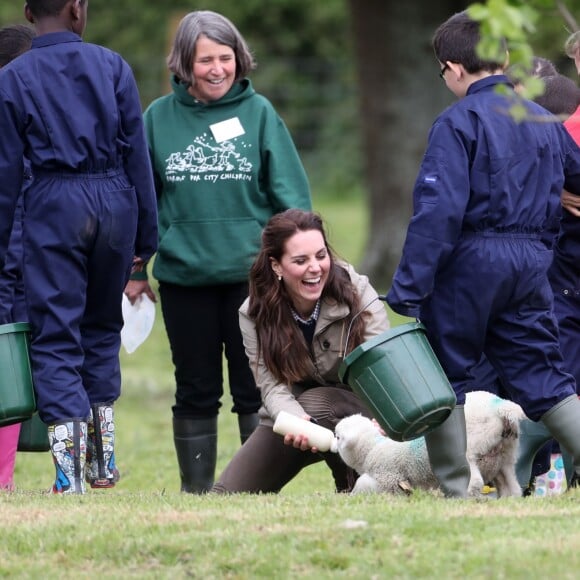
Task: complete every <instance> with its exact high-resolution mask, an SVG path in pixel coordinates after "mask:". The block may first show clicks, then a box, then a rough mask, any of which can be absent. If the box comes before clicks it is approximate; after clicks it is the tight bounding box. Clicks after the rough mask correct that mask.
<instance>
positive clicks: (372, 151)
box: [349, 0, 468, 290]
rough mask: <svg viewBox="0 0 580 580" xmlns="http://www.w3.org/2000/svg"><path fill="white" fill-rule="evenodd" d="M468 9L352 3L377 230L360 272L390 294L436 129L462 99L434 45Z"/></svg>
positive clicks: (456, 4) (447, 1)
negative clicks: (446, 24)
mask: <svg viewBox="0 0 580 580" xmlns="http://www.w3.org/2000/svg"><path fill="white" fill-rule="evenodd" d="M418 5H420V6H418ZM467 5H468V2H465V1H458V0H440V1H439V2H430V1H425V2H416V1H415V2H414V1H413V0H409V1H407V2H401V1H400V0H349V8H350V15H351V19H352V26H353V31H352V32H353V34H354V45H355V59H356V68H357V72H358V81H359V99H360V111H361V114H360V119H361V130H362V142H363V149H364V159H365V176H366V180H367V188H368V191H369V194H370V198H369V213H370V231H369V237H368V241H367V246H366V251H365V256H364V260H363V263H362V265H361V266H360V269H361V271H362V272H365V273H366V274H367V275H368V276H369V277H370V278H371V280H372V281H373V284H374V285H375V286H376V287H377V289H381V290H387V289H388V288H389V287H390V284H391V279H392V275H393V273H394V271H395V269H396V267H397V264H398V263H399V258H400V253H401V248H402V246H403V242H404V240H405V232H406V228H407V224H408V222H409V218H410V216H411V213H412V191H413V185H414V182H415V177H416V174H417V171H418V168H419V163H420V161H421V158H422V155H423V152H424V149H425V145H426V142H427V134H428V132H429V128H430V127H431V124H432V122H433V120H434V119H435V117H436V116H437V114H438V113H439V112H441V111H442V110H443V109H444V108H445V107H446V106H448V105H450V104H451V103H452V102H453V100H454V98H455V97H454V96H453V95H452V94H451V93H450V92H449V91H448V90H447V88H446V87H445V84H444V83H443V82H442V81H441V80H440V79H439V77H438V73H439V65H438V63H437V61H436V59H435V56H434V54H433V49H432V48H431V38H432V36H433V33H434V31H435V29H436V28H437V26H439V24H441V23H442V22H443V21H445V20H446V19H447V18H448V17H449V16H451V15H452V14H454V13H455V12H459V11H460V10H463V9H464V8H466V7H467Z"/></svg>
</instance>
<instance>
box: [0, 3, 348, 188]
mask: <svg viewBox="0 0 580 580" xmlns="http://www.w3.org/2000/svg"><path fill="white" fill-rule="evenodd" d="M22 5H23V3H22V1H20V2H18V1H11V2H3V3H1V4H0V24H1V25H5V24H9V23H13V22H22V23H24V22H25V20H24V15H23V9H22ZM205 9H210V10H214V11H216V12H220V13H222V14H224V15H225V16H227V17H228V18H230V19H231V20H232V21H233V22H234V23H235V24H236V26H237V27H238V28H239V29H240V31H241V33H242V34H243V35H244V37H245V38H246V40H247V41H248V44H249V45H250V48H251V49H252V51H253V53H254V55H255V58H256V60H257V62H258V68H257V70H256V71H254V72H253V73H252V75H251V78H252V81H253V82H254V85H255V87H256V89H257V90H258V91H259V92H261V93H262V94H264V95H265V96H267V97H268V98H269V99H270V100H271V101H272V102H273V104H274V106H275V107H276V108H277V110H278V111H279V113H280V114H281V116H282V117H283V119H284V120H285V122H286V123H287V125H288V126H289V128H290V130H291V132H292V135H293V136H294V138H295V140H296V143H297V146H298V148H299V150H300V152H301V154H302V156H303V158H304V161H305V163H306V165H307V169H308V172H309V174H310V176H311V179H312V180H313V182H319V183H320V181H326V182H327V183H326V186H327V187H328V185H329V184H328V182H329V179H328V178H323V177H324V176H333V180H330V181H331V183H330V186H332V185H333V183H341V184H342V186H343V187H345V188H348V187H352V185H353V183H356V182H358V181H359V179H360V171H359V167H360V159H359V158H358V157H357V156H356V155H353V153H352V151H349V150H348V149H350V147H351V143H352V138H353V136H354V135H356V134H357V130H356V97H357V95H356V86H355V83H354V81H353V76H354V73H353V65H352V58H351V48H350V47H351V43H350V30H349V28H348V23H347V17H346V4H345V1H344V0H325V1H324V2H312V1H311V0H268V1H266V0H244V1H243V2H239V1H238V0H212V2H211V3H210V2H199V1H193V2H192V1H191V0H190V1H179V0H178V1H173V2H166V1H165V0H116V1H115V2H114V3H111V2H106V1H105V0H90V3H89V20H88V26H87V30H86V32H85V35H84V38H85V40H86V41H88V42H94V43H97V44H101V45H103V46H107V47H109V48H111V49H113V50H115V51H117V52H119V53H120V54H122V55H123V57H124V58H125V59H126V60H127V61H128V62H129V64H130V65H131V66H132V68H133V70H134V72H135V76H136V78H137V82H138V85H139V89H140V92H141V99H142V104H143V107H146V106H147V105H148V104H149V103H150V102H151V101H152V100H153V99H155V98H157V97H158V96H160V95H162V94H164V93H166V92H167V91H169V85H168V72H167V68H166V65H165V58H166V56H167V54H168V52H169V47H170V42H171V39H172V36H173V31H174V29H175V26H176V24H177V22H178V21H179V19H180V18H181V16H183V15H184V14H186V13H187V12H189V11H192V10H205ZM354 150H355V151H356V150H358V148H357V147H355V148H354ZM337 156H338V157H340V158H341V162H340V163H336V158H337Z"/></svg>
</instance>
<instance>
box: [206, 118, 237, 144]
mask: <svg viewBox="0 0 580 580" xmlns="http://www.w3.org/2000/svg"><path fill="white" fill-rule="evenodd" d="M209 128H210V130H211V132H212V134H213V138H214V139H215V140H216V141H217V142H218V143H221V142H222V141H227V140H228V139H234V138H236V137H239V136H240V135H243V134H244V133H245V131H244V128H243V127H242V124H241V123H240V120H239V119H238V117H232V118H231V119H227V120H226V121H221V122H219V123H214V124H213V125H210V126H209Z"/></svg>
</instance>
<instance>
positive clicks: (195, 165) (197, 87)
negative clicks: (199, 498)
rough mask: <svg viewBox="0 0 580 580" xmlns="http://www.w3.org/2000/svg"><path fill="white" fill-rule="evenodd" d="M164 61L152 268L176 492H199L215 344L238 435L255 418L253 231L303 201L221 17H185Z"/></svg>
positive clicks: (300, 175) (149, 126) (212, 450)
mask: <svg viewBox="0 0 580 580" xmlns="http://www.w3.org/2000/svg"><path fill="white" fill-rule="evenodd" d="M167 62H168V67H169V70H170V71H171V73H172V77H171V84H172V88H173V92H172V93H171V94H169V95H166V96H164V97H161V98H159V99H157V100H156V101H154V102H153V103H152V104H151V105H150V106H149V107H148V108H147V110H146V111H145V126H146V130H147V137H148V141H149V148H150V153H151V158H152V161H153V168H154V174H155V180H156V188H157V198H158V209H159V236H160V239H159V250H158V252H157V256H156V259H155V263H154V266H153V276H154V277H155V278H157V280H159V294H160V298H161V308H162V312H163V319H164V322H165V328H166V331H167V335H168V338H169V343H170V346H171V352H172V358H173V364H174V366H175V381H176V393H175V404H174V405H173V435H174V442H175V449H176V452H177V460H178V464H179V470H180V476H181V490H182V491H185V492H189V493H204V492H206V491H208V490H209V489H210V488H211V487H212V484H213V479H214V474H215V464H216V449H217V417H218V412H219V408H220V406H221V403H220V399H221V397H222V394H223V368H222V356H223V355H222V353H223V351H224V350H225V356H226V358H227V364H228V377H229V384H230V391H231V394H232V399H233V408H232V412H234V413H237V414H238V422H239V428H240V436H241V440H242V442H243V441H244V440H245V439H247V437H248V436H249V435H250V434H251V433H252V431H253V429H254V428H255V426H256V425H257V422H258V418H257V411H258V409H259V408H260V405H261V402H260V394H259V392H258V390H257V388H256V385H255V382H254V379H253V376H252V373H251V371H250V368H249V365H248V359H247V356H246V353H245V351H244V346H243V342H242V337H241V334H240V329H239V325H238V308H239V307H240V305H241V304H242V302H243V301H244V299H245V298H246V296H247V295H248V286H247V279H248V272H249V269H250V266H251V264H252V261H253V259H254V257H255V256H256V254H257V253H258V251H259V246H260V234H261V231H262V228H263V227H264V225H265V224H266V223H267V221H268V220H269V219H270V217H271V216H272V215H274V214H276V213H278V212H281V211H284V210H286V209H288V208H302V209H311V198H310V188H309V185H308V180H307V177H306V174H305V171H304V168H303V166H302V163H301V161H300V158H299V156H298V153H297V151H296V147H295V145H294V143H293V141H292V138H291V137H290V134H289V132H288V130H287V128H286V126H285V124H284V122H283V121H282V119H281V118H280V117H279V115H278V114H277V113H276V111H275V109H274V108H273V106H272V104H271V103H270V102H269V101H268V100H267V99H266V98H264V97H263V96H261V95H259V94H257V93H256V92H255V91H254V89H253V87H252V84H251V82H250V81H249V80H248V79H247V78H246V76H247V75H248V73H249V72H250V71H251V70H252V69H254V68H255V62H254V59H253V57H252V55H251V53H250V50H249V48H248V46H247V44H246V42H245V40H244V39H243V37H242V36H241V34H240V33H239V31H238V30H237V29H236V27H235V26H234V25H233V24H232V23H231V22H230V21H229V20H228V19H227V18H225V17H224V16H222V15H220V14H217V13H215V12H211V11H195V12H191V13H189V14H187V15H186V16H185V17H184V18H183V20H182V21H181V23H180V24H179V26H178V29H177V32H176V36H175V40H174V43H173V47H172V50H171V52H170V54H169V57H168V59H167ZM139 277H140V276H139V275H137V276H135V277H134V278H133V279H132V280H131V281H130V282H129V284H128V286H127V288H126V291H125V293H126V294H127V296H128V298H129V300H130V301H131V302H132V303H134V302H135V300H137V299H138V297H139V296H140V295H141V294H142V293H146V294H147V295H148V296H149V297H150V298H152V299H153V300H155V295H154V293H153V291H152V289H151V288H150V286H149V284H148V282H147V279H146V274H145V275H143V276H141V279H139Z"/></svg>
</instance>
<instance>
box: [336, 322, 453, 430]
mask: <svg viewBox="0 0 580 580" xmlns="http://www.w3.org/2000/svg"><path fill="white" fill-rule="evenodd" d="M339 376H340V379H341V381H343V382H344V383H346V384H347V385H349V386H350V388H351V389H352V390H353V391H354V392H355V393H357V394H358V395H359V397H361V399H362V400H363V401H364V402H365V403H366V405H367V406H368V407H369V410H370V411H371V412H372V413H373V416H374V417H375V419H376V420H377V421H378V422H379V424H380V425H381V427H382V428H383V429H384V430H385V432H386V433H387V435H388V436H389V437H391V438H392V439H394V440H395V441H409V440H411V439H416V438H417V437H421V436H422V435H425V434H426V433H428V432H429V431H431V430H433V429H434V428H435V427H437V426H439V425H440V424H441V423H443V421H445V419H447V417H448V416H449V414H450V413H451V411H452V410H453V408H454V407H455V404H456V398H455V393H454V392H453V389H452V387H451V385H450V384H449V381H448V379H447V377H446V375H445V373H444V372H443V369H442V368H441V365H440V363H439V361H438V360H437V357H436V356H435V353H434V352H433V350H432V348H431V345H430V344H429V341H428V340H427V335H426V333H425V327H424V326H423V325H422V324H421V323H420V322H410V323H407V324H401V325H400V326H397V327H395V328H392V329H390V330H387V331H386V332H384V333H382V334H380V335H378V336H375V337H374V338H372V339H371V340H368V341H367V342H364V343H363V344H361V345H360V346H358V347H357V348H355V349H354V350H353V351H352V352H351V353H350V354H349V355H348V356H347V357H346V358H345V359H344V361H343V363H342V364H341V366H340V369H339Z"/></svg>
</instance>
